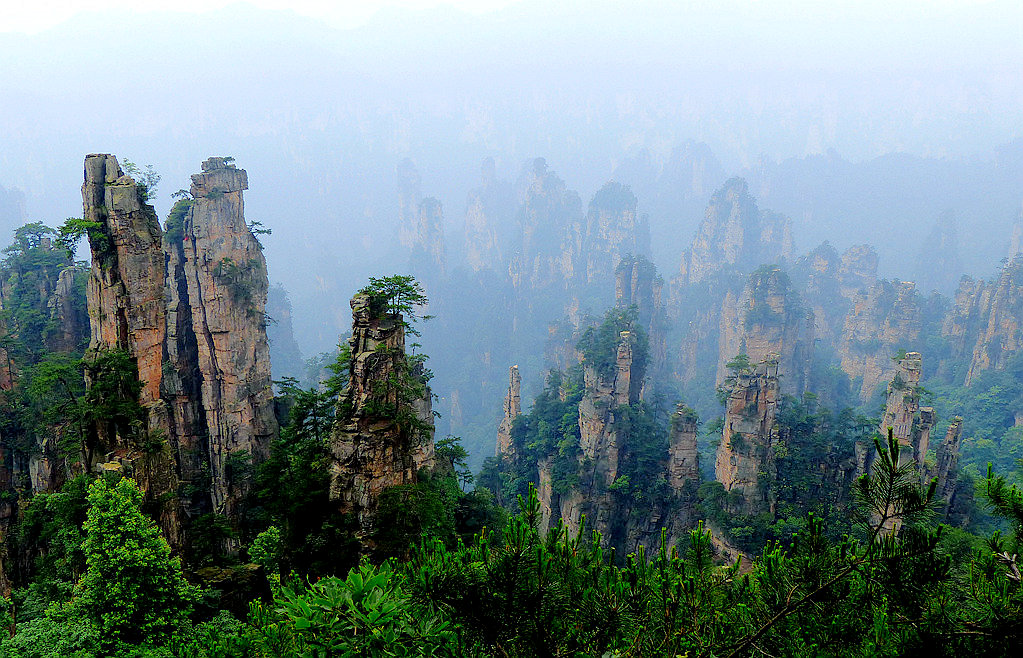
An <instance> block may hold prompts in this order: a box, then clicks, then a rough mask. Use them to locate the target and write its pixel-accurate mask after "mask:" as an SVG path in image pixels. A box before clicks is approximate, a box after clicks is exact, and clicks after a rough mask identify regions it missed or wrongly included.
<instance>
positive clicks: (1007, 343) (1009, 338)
mask: <svg viewBox="0 0 1023 658" xmlns="http://www.w3.org/2000/svg"><path fill="white" fill-rule="evenodd" d="M988 286H989V287H990V290H989V291H982V292H981V294H980V295H978V296H977V297H976V298H977V303H976V307H977V311H978V312H979V315H980V317H979V318H978V323H979V325H980V326H979V332H978V334H979V335H978V336H977V339H976V342H975V344H974V346H973V355H972V359H971V361H970V369H969V371H968V372H967V373H966V385H967V386H969V385H970V383H971V382H972V381H973V379H974V377H976V376H977V375H978V374H979V373H980V372H981V371H984V370H988V369H993V368H994V369H997V368H1002V367H1004V366H1005V364H1006V362H1007V361H1008V359H1009V358H1010V357H1011V356H1012V355H1013V354H1015V353H1016V352H1018V351H1019V350H1020V349H1021V348H1023V257H1016V258H1015V259H1014V260H1013V261H1011V262H1010V263H1008V264H1007V265H1006V266H1005V268H1004V269H1003V270H1002V272H1001V274H1000V275H999V277H998V279H997V281H994V282H992V283H990V284H988ZM957 302H958V299H957Z"/></svg>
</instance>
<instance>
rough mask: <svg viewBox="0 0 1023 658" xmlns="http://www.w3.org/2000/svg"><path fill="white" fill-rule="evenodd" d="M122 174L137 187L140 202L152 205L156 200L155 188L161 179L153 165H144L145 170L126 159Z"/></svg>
mask: <svg viewBox="0 0 1023 658" xmlns="http://www.w3.org/2000/svg"><path fill="white" fill-rule="evenodd" d="M123 165H124V173H126V174H128V175H129V176H131V177H132V179H133V180H134V181H135V185H136V186H138V189H139V194H141V195H142V200H143V201H145V202H146V203H152V202H153V201H155V200H156V186H157V185H159V184H160V179H161V178H162V177H161V176H160V174H158V173H156V169H154V168H153V165H151V164H149V165H146V166H145V168H142V167H140V166H139V165H137V164H135V163H134V162H132V161H131V160H128V159H127V158H126V159H125V160H124V163H123Z"/></svg>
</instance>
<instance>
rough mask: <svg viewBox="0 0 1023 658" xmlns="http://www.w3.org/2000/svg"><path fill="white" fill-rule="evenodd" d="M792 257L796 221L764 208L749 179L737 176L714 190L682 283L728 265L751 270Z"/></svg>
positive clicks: (688, 255)
mask: <svg viewBox="0 0 1023 658" xmlns="http://www.w3.org/2000/svg"><path fill="white" fill-rule="evenodd" d="M791 257H792V222H791V221H790V220H789V219H788V218H786V217H783V216H781V215H777V214H774V213H769V212H762V211H761V210H760V209H759V208H758V207H757V203H756V200H755V199H754V198H753V197H752V196H750V194H749V188H748V185H747V184H746V181H745V180H743V179H741V178H733V179H731V180H729V181H728V182H726V183H725V185H724V186H723V187H722V188H721V189H720V190H718V191H717V192H715V193H714V195H713V196H712V197H711V200H710V204H709V205H708V206H707V212H706V214H705V216H704V219H703V221H702V222H701V223H700V227H699V229H698V230H697V233H696V238H695V239H694V240H693V244H692V246H691V247H690V248H689V249H688V250H687V251H686V253H685V254H683V257H682V263H681V267H680V272H679V274H680V277H679V278H680V281H681V283H682V284H687V283H697V282H699V281H702V280H703V279H705V278H706V277H707V276H709V275H710V273H712V272H714V271H717V270H719V269H722V268H727V267H738V268H740V269H741V270H745V271H750V270H752V269H753V268H755V267H757V266H759V265H761V264H763V263H775V262H778V261H779V260H785V259H790V258H791Z"/></svg>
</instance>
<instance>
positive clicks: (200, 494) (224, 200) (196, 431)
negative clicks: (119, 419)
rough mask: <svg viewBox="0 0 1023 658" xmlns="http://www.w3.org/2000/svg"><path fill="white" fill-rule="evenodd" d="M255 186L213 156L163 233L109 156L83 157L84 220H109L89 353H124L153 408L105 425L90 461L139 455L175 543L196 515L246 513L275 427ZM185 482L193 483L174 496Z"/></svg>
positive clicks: (99, 258)
mask: <svg viewBox="0 0 1023 658" xmlns="http://www.w3.org/2000/svg"><path fill="white" fill-rule="evenodd" d="M247 187H248V177H247V175H246V172H245V170H243V169H238V168H237V167H235V166H234V165H233V164H231V160H230V159H229V158H210V159H208V160H206V161H205V162H204V163H203V165H202V172H201V173H199V174H196V175H194V176H192V185H191V192H190V194H191V198H190V199H184V200H182V201H179V202H178V203H177V204H176V205H175V207H174V209H173V210H172V212H171V215H170V217H169V218H168V222H167V231H166V233H165V234H164V233H162V232H161V230H160V227H159V224H158V222H157V221H156V216H155V213H154V212H153V210H152V208H151V207H150V206H148V205H147V204H146V203H145V198H144V193H143V190H142V189H140V188H139V187H138V186H137V185H136V184H135V182H134V181H133V180H132V179H131V178H130V177H128V176H125V175H124V174H123V172H122V171H121V169H120V167H119V166H118V164H117V160H116V159H115V158H114V157H113V156H110V155H90V156H88V157H87V158H86V161H85V184H84V185H83V188H82V198H83V204H84V213H85V219H86V220H87V221H90V222H95V223H96V224H97V225H98V226H99V228H98V229H96V230H92V231H90V234H89V240H90V245H91V248H92V253H93V262H92V269H91V273H90V279H89V282H88V290H87V293H88V306H89V320H90V325H91V330H92V342H91V343H90V354H92V355H93V356H92V357H91V358H93V359H99V358H100V357H101V356H102V355H103V354H105V353H107V351H109V350H111V349H119V350H124V351H125V352H127V354H128V355H129V356H130V358H131V359H132V360H133V362H134V363H135V364H137V369H138V379H139V382H140V383H141V390H140V392H139V395H138V402H139V403H140V405H141V406H142V407H143V409H144V410H145V415H146V419H145V422H144V425H145V427H144V428H142V429H141V430H139V431H137V432H136V436H132V437H128V436H121V435H112V434H111V432H110V431H109V430H108V428H115V430H116V431H118V432H119V431H120V430H117V429H116V428H118V427H120V426H119V425H114V424H112V423H103V422H101V423H99V424H98V427H97V433H98V443H99V445H98V446H97V447H98V450H97V454H96V455H95V457H94V458H93V459H92V460H91V461H92V463H91V464H89V465H90V466H96V463H95V462H96V461H97V460H98V458H99V457H103V456H105V457H106V458H107V459H108V461H107V463H105V464H103V467H104V468H113V467H120V466H123V465H124V464H125V463H126V462H130V464H131V466H132V468H133V469H134V472H135V475H136V476H137V477H138V478H139V480H140V483H141V484H142V485H143V488H144V489H145V490H146V492H147V495H148V496H149V497H150V498H151V499H153V500H158V501H159V502H160V523H161V527H162V528H163V530H164V531H165V532H166V533H167V535H168V538H169V539H170V541H171V543H172V545H174V546H181V545H182V544H183V543H187V537H186V532H187V527H186V523H185V521H186V519H188V518H193V517H195V516H196V515H199V514H204V513H207V512H213V513H216V514H222V515H226V516H227V517H228V518H229V519H231V520H233V521H237V519H238V517H239V514H240V512H241V510H240V509H239V503H240V501H241V499H242V497H243V495H244V493H245V491H246V489H247V487H248V475H249V473H250V471H251V466H252V465H253V464H254V463H256V462H258V461H260V460H262V459H263V458H265V456H266V454H267V452H268V450H269V443H270V440H271V438H272V437H273V436H274V435H275V434H276V432H277V422H276V419H275V417H274V412H273V393H272V390H271V375H270V360H269V348H268V345H267V339H266V331H265V316H266V314H265V311H266V299H267V289H268V282H267V275H266V262H265V260H264V258H263V255H262V251H261V246H260V244H259V242H258V240H257V239H256V237H255V236H254V235H253V233H252V232H251V230H250V228H249V226H248V225H247V224H246V221H245V217H244V201H243V198H242V191H243V190H245V189H247ZM97 362H98V361H97ZM139 432H141V435H142V436H139V435H138V434H139ZM140 443H142V444H144V446H142V445H139V444H140ZM119 465H120V466H119ZM179 482H180V483H181V484H182V485H187V486H183V487H182V490H188V491H189V492H191V493H189V494H188V495H186V496H183V497H182V498H177V494H178V484H179ZM229 548H230V547H229Z"/></svg>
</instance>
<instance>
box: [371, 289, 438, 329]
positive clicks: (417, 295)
mask: <svg viewBox="0 0 1023 658" xmlns="http://www.w3.org/2000/svg"><path fill="white" fill-rule="evenodd" d="M359 294H361V295H369V296H370V297H371V298H372V299H373V302H374V303H373V308H374V310H375V311H377V312H379V313H388V314H391V315H399V316H401V318H402V320H401V322H402V324H403V325H404V326H405V331H407V332H408V333H410V334H412V335H413V336H418V335H420V334H419V330H418V329H416V328H415V325H414V323H416V322H418V321H420V320H424V321H425V320H429V319H430V318H431V317H433V316H430V315H423V316H420V315H419V311H420V309H422V308H424V307H426V306H428V305H429V304H430V300H429V299H428V298H427V296H426V291H424V290H423V284H421V283H419V281H417V280H416V277H414V276H412V275H410V274H394V275H391V276H385V277H375V276H371V277H370V278H369V285H367V286H366V287H364V288H362V289H361V290H359Z"/></svg>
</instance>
